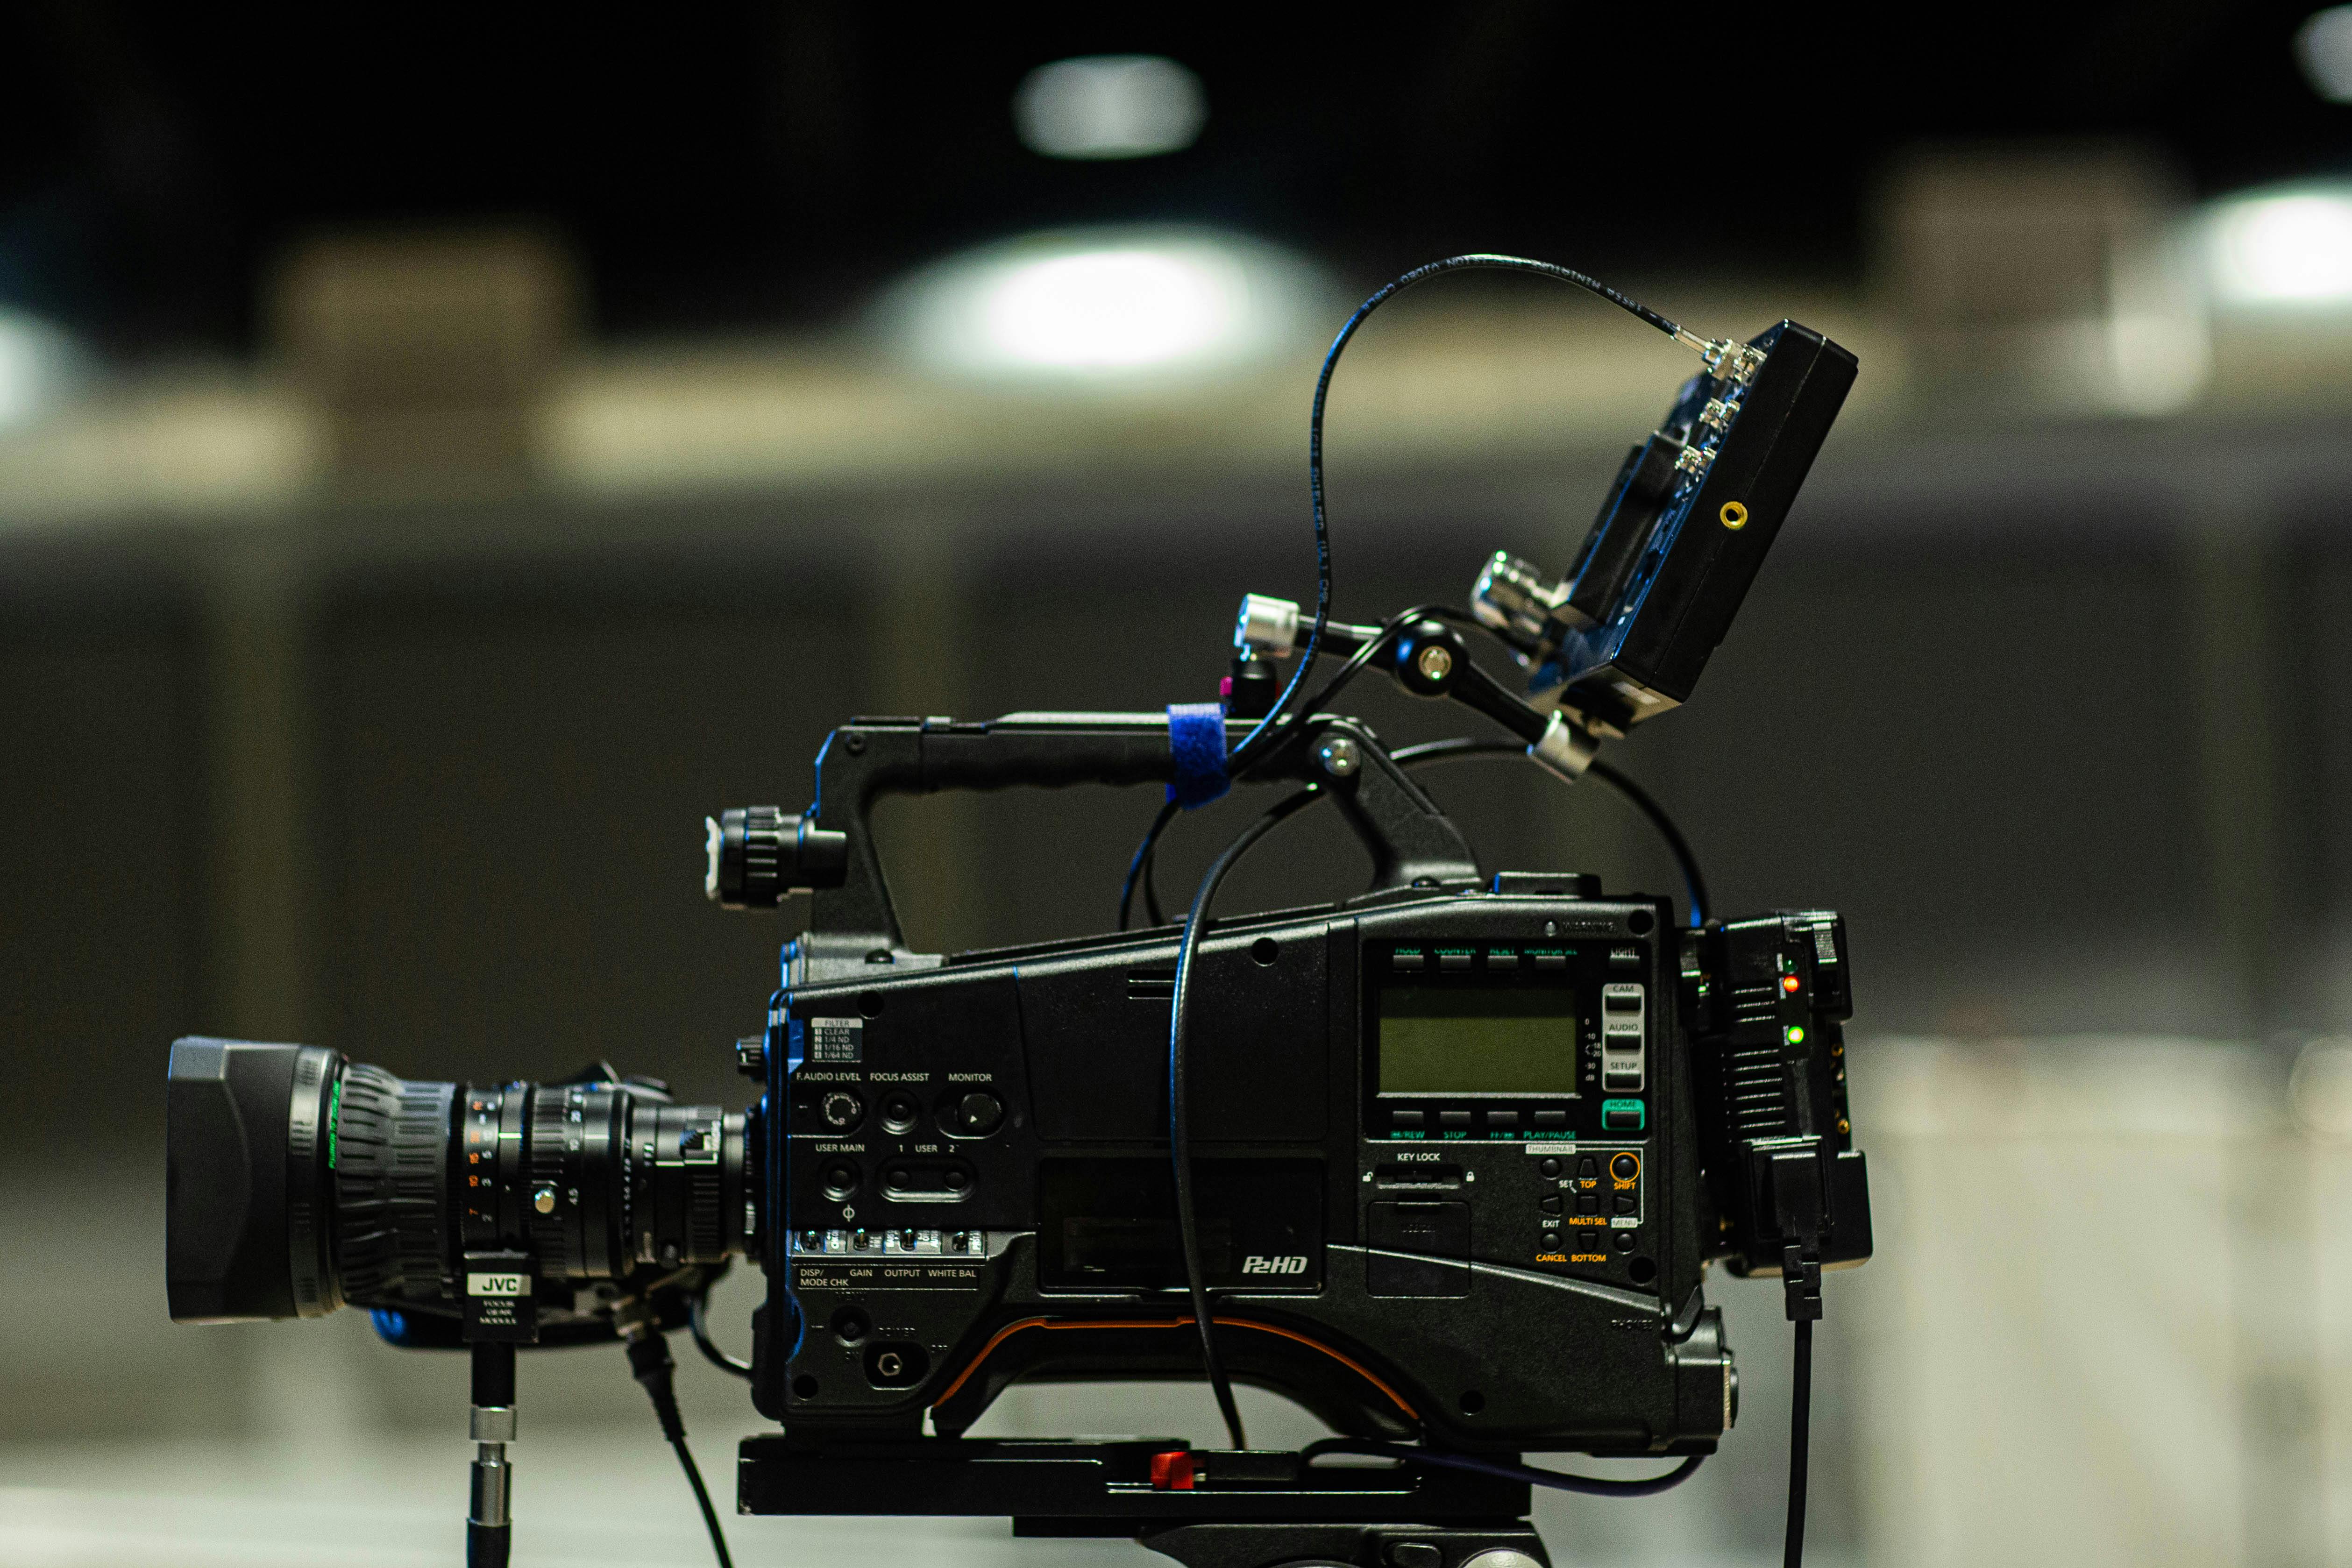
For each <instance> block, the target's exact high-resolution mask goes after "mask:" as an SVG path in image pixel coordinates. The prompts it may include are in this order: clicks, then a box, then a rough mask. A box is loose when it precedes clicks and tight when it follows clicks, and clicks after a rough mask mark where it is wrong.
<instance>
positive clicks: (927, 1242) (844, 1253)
mask: <svg viewBox="0 0 2352 1568" xmlns="http://www.w3.org/2000/svg"><path fill="white" fill-rule="evenodd" d="M793 1251H795V1252H822V1253H824V1255H825V1256H826V1257H828V1258H840V1257H848V1256H855V1255H856V1254H858V1253H866V1254H869V1255H871V1254H874V1253H880V1254H882V1255H883V1256H885V1257H915V1258H985V1257H986V1256H988V1238H987V1237H986V1236H984V1235H982V1233H981V1232H979V1231H977V1230H946V1231H940V1230H803V1231H802V1232H801V1233H800V1236H799V1238H798V1239H797V1244H796V1245H795V1246H794V1247H793Z"/></svg>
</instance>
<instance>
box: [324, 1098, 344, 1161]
mask: <svg viewBox="0 0 2352 1568" xmlns="http://www.w3.org/2000/svg"><path fill="white" fill-rule="evenodd" d="M342 1124H343V1081H342V1080H341V1079H340V1078H338V1079H336V1080H335V1082H334V1086H333V1087H332V1088H331V1089H329V1090H328V1091H327V1168H328V1169H329V1170H333V1169H334V1168H335V1154H336V1148H335V1134H336V1131H337V1130H338V1129H339V1128H341V1126H342Z"/></svg>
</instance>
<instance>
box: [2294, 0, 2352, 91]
mask: <svg viewBox="0 0 2352 1568" xmlns="http://www.w3.org/2000/svg"><path fill="white" fill-rule="evenodd" d="M2294 57H2295V59H2296V61H2297V62H2298V63H2299V64H2301V65H2302V67H2303V74H2304V78H2305V80H2307V81H2309V82H2310V83H2311V89H2312V91H2314V92H2315V93H2317V94H2318V95H2319V96H2320V97H2322V98H2324V99H2326V100H2327V101H2328V102H2330V103H2352V5H2332V6H2330V7H2328V8H2327V9H2326V10H2325V11H2320V12H2316V13H2315V14H2314V15H2313V16H2311V18H2310V19H2309V20H2308V21H2306V22H2305V23H2304V25H2303V26H2301V27H2300V28H2299V29H2297V30H2296V32H2295V35H2294Z"/></svg>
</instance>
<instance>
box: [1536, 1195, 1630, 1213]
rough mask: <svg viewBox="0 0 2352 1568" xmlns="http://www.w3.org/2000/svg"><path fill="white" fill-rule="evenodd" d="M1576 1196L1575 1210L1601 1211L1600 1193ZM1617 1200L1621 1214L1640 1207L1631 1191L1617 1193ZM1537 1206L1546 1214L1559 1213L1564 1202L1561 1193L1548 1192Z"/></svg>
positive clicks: (1538, 1200) (1581, 1211)
mask: <svg viewBox="0 0 2352 1568" xmlns="http://www.w3.org/2000/svg"><path fill="white" fill-rule="evenodd" d="M1575 1197H1576V1210H1575V1212H1577V1213H1578V1214H1598V1213H1600V1212H1601V1195H1600V1194H1599V1193H1597V1192H1580V1193H1578V1194H1576V1195H1575ZM1615 1201H1616V1205H1617V1212H1618V1213H1620V1214H1632V1213H1633V1212H1634V1210H1635V1209H1636V1208H1638V1207H1640V1205H1639V1203H1638V1202H1637V1201H1636V1200H1635V1198H1634V1197H1633V1194H1632V1193H1630V1192H1621V1193H1619V1194H1617V1196H1616V1199H1615ZM1536 1207H1538V1208H1540V1209H1542V1210H1543V1211H1544V1212H1545V1213H1546V1214H1559V1213H1561V1212H1563V1209H1564V1203H1563V1200H1562V1199H1561V1197H1560V1195H1559V1194H1558V1193H1556V1192H1548V1193H1546V1194H1544V1196H1543V1197H1539V1198H1538V1199H1537V1200H1536Z"/></svg>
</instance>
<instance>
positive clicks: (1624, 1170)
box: [1609, 1155, 1642, 1181]
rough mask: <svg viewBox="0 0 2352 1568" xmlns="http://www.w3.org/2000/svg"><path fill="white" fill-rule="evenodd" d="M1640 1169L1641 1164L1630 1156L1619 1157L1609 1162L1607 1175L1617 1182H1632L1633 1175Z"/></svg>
mask: <svg viewBox="0 0 2352 1568" xmlns="http://www.w3.org/2000/svg"><path fill="white" fill-rule="evenodd" d="M1641 1168H1642V1162H1641V1161H1639V1160H1637V1159H1635V1158H1634V1157H1633V1155H1618V1156H1617V1157H1616V1158H1615V1159H1613V1160H1611V1161H1610V1162H1609V1174H1610V1175H1611V1176H1615V1177H1616V1178H1617V1179H1618V1180H1619V1181H1632V1180H1633V1173H1634V1172H1636V1171H1638V1170H1640V1169H1641Z"/></svg>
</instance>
